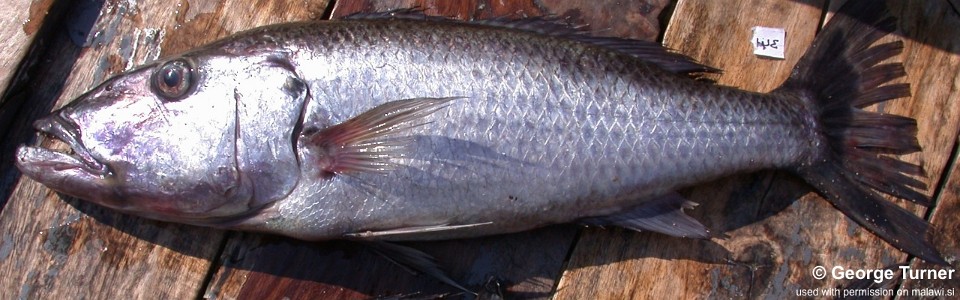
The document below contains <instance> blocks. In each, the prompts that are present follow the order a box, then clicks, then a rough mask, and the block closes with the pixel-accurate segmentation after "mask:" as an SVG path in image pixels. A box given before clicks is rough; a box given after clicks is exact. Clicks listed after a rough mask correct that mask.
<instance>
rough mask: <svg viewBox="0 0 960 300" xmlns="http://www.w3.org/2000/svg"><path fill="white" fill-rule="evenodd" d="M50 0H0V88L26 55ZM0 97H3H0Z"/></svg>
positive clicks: (10, 77) (8, 81) (48, 7)
mask: <svg viewBox="0 0 960 300" xmlns="http://www.w3.org/2000/svg"><path fill="white" fill-rule="evenodd" d="M52 4H53V0H44V1H35V0H12V1H3V2H0V13H2V14H3V16H4V17H3V18H2V19H0V28H2V29H0V41H3V43H2V44H0V91H6V90H7V88H8V87H9V85H10V82H11V80H12V79H13V76H14V72H15V71H16V70H17V66H18V64H19V63H20V62H21V61H23V59H24V57H26V54H27V50H28V49H29V48H30V45H31V43H32V42H33V39H34V37H35V36H36V33H37V31H38V30H39V29H40V24H43V20H44V18H45V17H46V15H47V12H48V11H49V9H50V6H51V5H52ZM0 101H2V100H0Z"/></svg>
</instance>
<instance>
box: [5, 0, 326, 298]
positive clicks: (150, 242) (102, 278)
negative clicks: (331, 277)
mask: <svg viewBox="0 0 960 300" xmlns="http://www.w3.org/2000/svg"><path fill="white" fill-rule="evenodd" d="M326 4H327V3H326V1H318V2H315V3H304V2H303V1H255V2H253V3H251V2H248V1H189V3H187V1H181V3H180V5H179V6H176V7H178V8H179V9H170V7H171V6H170V5H171V4H170V3H167V2H162V1H136V2H134V1H112V2H108V3H106V5H104V7H103V10H102V12H101V13H100V19H99V20H98V21H97V23H96V24H95V26H94V30H95V33H94V34H93V37H94V38H93V39H92V41H91V47H90V48H88V49H86V51H84V52H83V53H82V54H81V55H80V57H79V59H77V60H76V61H75V62H73V61H69V62H61V63H66V64H68V65H73V66H74V67H73V71H72V72H71V73H70V74H71V76H70V77H69V78H68V79H67V82H66V83H65V89H64V90H63V96H62V97H61V98H60V100H59V101H58V104H56V105H55V106H61V105H63V104H64V103H67V102H68V101H70V99H72V98H74V97H76V96H78V95H79V94H80V93H82V92H84V91H85V90H87V89H89V88H90V87H92V86H93V85H94V84H97V83H99V82H101V81H102V80H103V79H105V78H106V77H108V76H110V75H112V74H116V73H118V72H121V71H124V70H128V69H130V68H132V67H134V66H136V65H139V64H142V63H145V62H148V61H152V60H155V59H157V58H159V57H162V56H163V55H169V54H171V53H175V52H178V51H183V50H185V49H188V48H191V47H196V46H198V45H200V44H202V43H204V42H207V41H211V40H214V39H216V38H217V37H221V36H224V35H226V34H229V33H232V32H234V31H236V30H240V29H245V28H251V27H256V26H260V25H265V24H269V23H277V22H282V21H288V20H294V19H307V18H310V17H317V16H319V15H320V14H322V12H323V10H324V8H325V7H326ZM251 5H252V6H251ZM42 143H43V144H44V145H49V144H50V142H49V141H43V142H42ZM54 146H55V147H62V146H56V145H54ZM10 199H11V200H10V202H9V203H8V205H7V206H6V207H5V209H4V210H3V212H2V214H0V232H2V237H0V271H2V272H4V274H8V275H5V276H3V277H0V299H13V298H14V297H18V298H52V299H66V298H94V299H104V298H117V297H123V298H159V299H171V298H172V299H184V298H193V297H196V296H198V295H201V293H202V292H203V289H202V288H203V285H204V280H205V278H207V275H208V274H209V270H210V268H211V266H212V263H213V261H214V259H215V258H216V257H217V255H218V251H219V250H220V247H221V245H222V243H223V242H224V237H223V234H224V233H223V232H222V231H217V230H211V229H205V228H198V227H193V226H183V225H176V224H167V223H159V222H153V221H149V220H145V219H140V218H135V217H129V216H124V215H121V214H118V213H115V212H111V211H106V210H103V209H100V208H98V207H95V206H93V205H90V204H86V203H84V202H81V201H78V200H76V199H72V198H69V197H66V196H61V195H57V194H55V193H52V192H51V191H50V190H48V189H47V188H45V187H43V186H41V185H39V184H37V183H36V182H34V181H32V180H29V179H26V178H22V179H21V180H20V181H19V183H18V184H17V185H16V187H15V188H14V191H13V193H12V196H11V197H10Z"/></svg>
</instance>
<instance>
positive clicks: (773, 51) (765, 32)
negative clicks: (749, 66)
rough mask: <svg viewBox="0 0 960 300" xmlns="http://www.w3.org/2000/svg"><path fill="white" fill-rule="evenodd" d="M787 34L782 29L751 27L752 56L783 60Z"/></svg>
mask: <svg viewBox="0 0 960 300" xmlns="http://www.w3.org/2000/svg"><path fill="white" fill-rule="evenodd" d="M786 39H787V32H786V31H784V30H783V28H770V27H760V26H757V27H753V39H752V40H750V43H751V44H753V54H756V55H760V56H766V57H773V58H779V59H783V58H784V57H783V51H784V49H785V48H786V45H787V42H786Z"/></svg>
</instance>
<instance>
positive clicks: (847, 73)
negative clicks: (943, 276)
mask: <svg viewBox="0 0 960 300" xmlns="http://www.w3.org/2000/svg"><path fill="white" fill-rule="evenodd" d="M895 27H896V20H895V19H894V18H893V17H891V16H889V15H888V14H887V11H886V8H885V7H884V5H883V1H854V0H851V1H849V2H847V4H846V5H845V6H844V7H843V8H841V9H840V11H839V12H838V13H837V14H836V15H834V17H833V18H832V19H831V20H830V23H829V24H827V26H825V27H824V29H823V30H822V31H821V32H820V33H819V35H818V36H817V38H816V40H815V41H814V43H813V45H812V46H811V48H810V49H809V50H808V51H807V53H806V54H805V55H804V56H803V57H802V58H801V59H800V62H799V63H797V66H796V67H795V68H794V71H793V74H792V76H790V78H789V79H788V80H787V81H786V82H785V83H784V84H783V86H781V87H780V88H779V89H778V90H777V91H775V93H791V94H798V95H801V96H800V97H803V98H804V99H806V101H808V102H811V103H812V104H813V105H814V106H816V107H817V113H818V114H819V115H818V124H817V130H818V131H819V132H820V134H821V136H822V139H821V140H822V141H823V142H824V143H822V144H821V145H820V148H819V149H818V150H817V151H815V152H816V153H815V154H814V155H812V156H811V157H810V159H809V160H808V161H807V162H806V163H804V164H802V165H801V166H798V167H797V169H796V172H797V173H798V174H800V176H802V177H803V178H804V179H806V180H807V182H808V183H810V184H811V185H812V186H813V187H814V188H816V189H817V190H818V191H819V192H820V194H821V195H823V196H824V198H826V199H827V200H828V201H830V203H831V204H833V206H834V207H836V208H837V209H839V210H840V211H842V212H843V213H844V214H846V215H847V216H848V217H850V218H851V219H853V220H855V221H856V222H857V223H859V224H860V225H862V226H864V227H866V228H867V229H868V230H870V231H871V232H873V233H874V234H876V235H877V236H879V237H881V238H883V239H884V240H886V241H887V242H888V243H890V244H892V245H894V246H895V247H897V248H900V249H901V250H903V251H906V252H907V253H910V254H912V255H915V256H917V257H919V258H922V259H924V260H926V261H929V262H933V263H939V264H946V262H945V261H944V260H943V258H942V257H941V255H940V254H939V253H938V252H937V250H936V249H934V247H933V246H931V245H930V243H929V242H927V241H926V239H925V236H926V232H927V228H928V227H929V224H927V223H926V222H925V221H924V220H923V219H921V218H919V217H917V216H916V215H914V214H913V213H911V212H909V211H907V210H905V209H903V208H901V207H900V206H897V205H896V204H894V203H892V202H890V201H887V200H886V199H884V198H883V196H882V195H881V194H887V195H892V196H895V197H897V198H901V199H906V200H909V201H912V202H914V203H918V204H921V205H925V206H929V205H930V200H929V199H928V198H927V197H926V196H925V195H924V194H923V193H921V192H919V191H918V189H919V190H923V189H925V188H926V185H925V184H924V183H923V182H921V181H919V180H917V179H915V178H914V176H919V175H922V174H923V170H922V169H921V167H920V166H918V165H915V164H912V163H908V162H904V161H901V160H899V159H897V158H893V157H891V156H890V155H900V154H907V153H913V152H917V151H919V150H920V145H919V143H918V142H917V138H916V133H917V122H916V120H914V119H911V118H908V117H904V116H898V115H891V114H884V113H877V112H869V111H865V110H862V108H863V107H865V106H868V105H871V104H876V103H881V102H885V101H889V100H892V99H897V98H902V97H907V96H909V95H910V87H909V85H907V84H902V83H894V84H889V82H890V81H892V80H894V79H897V78H900V77H903V76H905V75H906V72H905V71H904V68H903V66H902V65H901V64H900V63H887V62H884V60H886V59H888V58H891V57H893V56H896V55H898V54H900V53H901V52H902V50H903V43H902V42H900V41H897V42H889V43H884V44H878V45H874V43H875V42H876V41H877V40H879V39H880V38H881V37H883V36H885V35H887V34H888V33H890V32H892V31H893V30H894V29H895Z"/></svg>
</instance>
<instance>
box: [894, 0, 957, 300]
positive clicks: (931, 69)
mask: <svg viewBox="0 0 960 300" xmlns="http://www.w3.org/2000/svg"><path fill="white" fill-rule="evenodd" d="M958 4H960V2H957V1H953V4H952V5H951V4H950V3H947V2H946V1H916V2H915V1H904V2H902V3H897V4H896V6H895V7H894V8H895V9H896V10H898V11H900V19H901V21H900V28H901V34H902V35H903V36H905V37H907V38H909V41H908V42H907V44H906V48H905V49H904V50H905V58H904V64H905V65H906V67H907V73H908V75H907V77H908V78H907V79H908V80H909V82H910V84H911V85H912V86H913V87H914V88H913V94H914V97H915V98H916V102H917V103H918V104H917V105H915V106H911V107H910V108H909V109H913V110H917V112H916V113H915V114H916V115H919V116H922V118H920V119H919V120H918V122H919V123H920V124H921V125H920V126H921V132H922V133H923V132H926V134H923V136H922V138H921V141H920V142H921V144H923V145H925V146H927V145H933V146H932V147H930V146H927V147H926V148H925V149H924V152H923V154H922V156H921V157H922V158H923V160H924V161H927V160H928V159H930V158H931V156H933V155H937V156H935V157H933V159H934V161H933V162H931V163H930V164H934V163H935V164H939V163H942V162H943V161H948V160H949V159H950V158H949V157H948V156H946V154H948V153H949V154H950V155H952V158H953V159H952V162H953V164H952V165H949V166H945V167H946V168H945V170H948V171H946V172H945V171H942V170H944V169H930V168H928V169H927V172H928V173H929V174H931V175H930V176H931V177H932V178H933V180H932V181H928V182H929V183H931V184H937V183H938V182H940V185H941V189H940V190H937V191H936V193H935V194H934V195H938V197H937V198H936V199H935V201H936V202H937V205H936V207H934V208H933V209H932V211H931V212H929V213H928V215H929V220H930V222H931V223H932V224H933V227H932V229H931V234H929V238H930V240H931V241H932V242H933V243H934V245H936V247H937V249H939V250H940V251H941V252H942V254H943V255H944V257H946V258H947V261H949V262H950V263H951V266H950V267H946V268H944V267H942V266H934V265H931V264H928V263H925V262H922V261H920V260H918V259H912V260H911V261H910V267H911V268H913V269H915V270H917V269H931V270H939V269H948V270H950V269H952V270H956V269H957V267H958V262H957V258H958V257H960V231H958V230H957V228H960V218H958V216H960V164H958V160H957V158H958V155H960V154H958V153H957V148H956V147H957V136H958V130H957V127H958V125H957V123H958V122H960V118H958V115H960V112H958V110H960V105H957V103H956V101H957V99H960V89H958V88H957V87H958V86H960V12H958V11H957V10H956V9H957V7H958V6H956V5H958ZM910 20H923V22H922V23H921V22H911V21H910ZM921 104H922V105H921ZM924 129H926V131H924ZM931 152H932V153H931ZM927 165H929V164H925V166H927ZM938 175H939V176H938ZM938 179H939V180H938ZM899 289H901V290H904V291H909V292H910V293H914V290H916V291H921V290H922V289H930V290H933V291H937V290H940V291H943V292H947V291H953V293H954V294H953V295H954V296H955V295H957V293H960V274H954V276H953V277H952V279H949V280H943V279H908V280H906V281H904V282H903V283H902V286H900V287H899ZM911 295H915V294H911ZM941 298H950V297H941Z"/></svg>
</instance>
